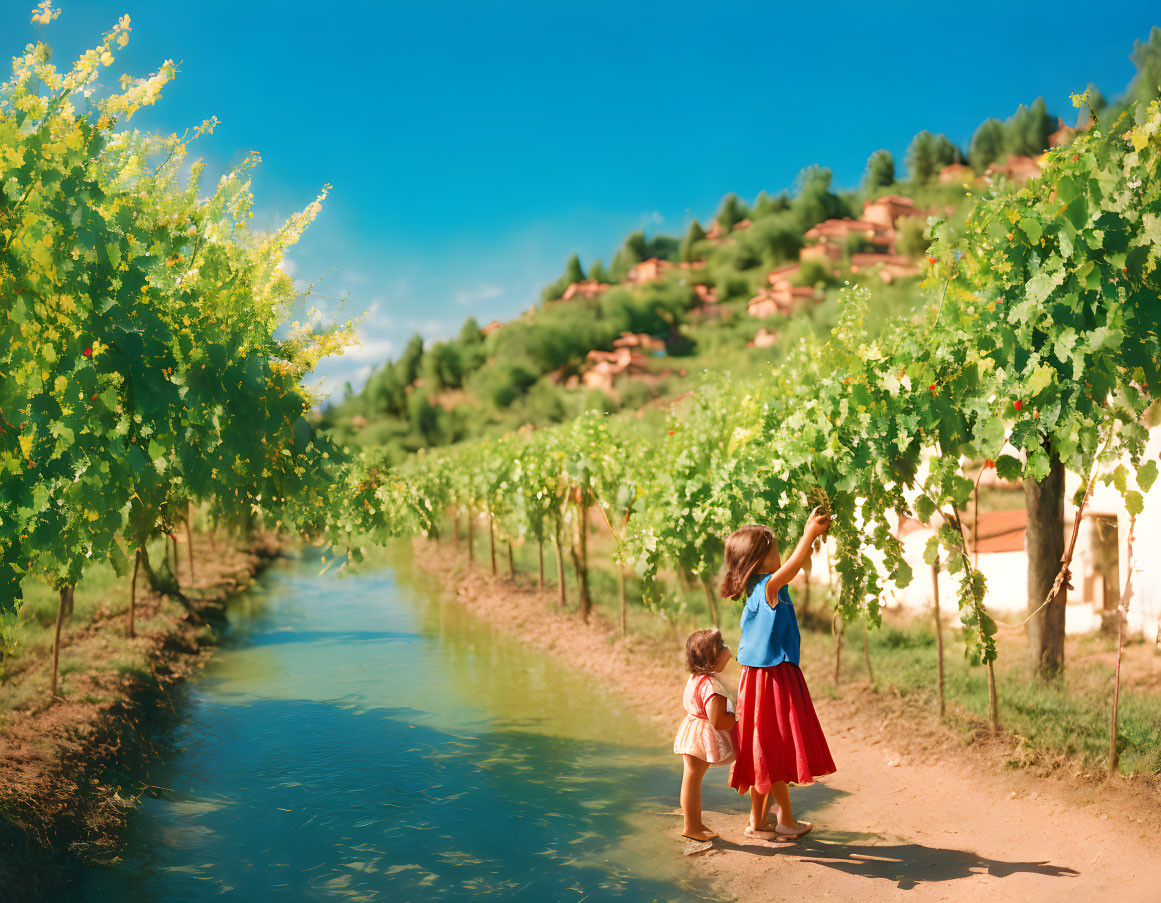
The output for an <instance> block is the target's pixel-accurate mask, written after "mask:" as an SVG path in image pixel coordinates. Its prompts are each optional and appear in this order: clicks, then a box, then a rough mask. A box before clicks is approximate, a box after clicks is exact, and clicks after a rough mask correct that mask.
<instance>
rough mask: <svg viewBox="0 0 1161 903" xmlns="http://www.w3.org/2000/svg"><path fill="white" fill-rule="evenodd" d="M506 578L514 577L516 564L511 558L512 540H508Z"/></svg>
mask: <svg viewBox="0 0 1161 903" xmlns="http://www.w3.org/2000/svg"><path fill="white" fill-rule="evenodd" d="M508 576H509V577H515V576H516V562H515V560H514V559H513V558H512V540H508Z"/></svg>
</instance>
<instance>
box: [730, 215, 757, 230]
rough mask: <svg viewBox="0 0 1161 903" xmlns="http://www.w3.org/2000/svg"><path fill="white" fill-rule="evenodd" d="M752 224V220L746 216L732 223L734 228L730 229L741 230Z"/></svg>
mask: <svg viewBox="0 0 1161 903" xmlns="http://www.w3.org/2000/svg"><path fill="white" fill-rule="evenodd" d="M752 225H754V223H753V221H752V220H750V219H749V218H748V217H747V218H746V219H740V220H738V221H737V222H736V223H734V228H732V229H731V230H730V231H731V232H742V231H743V230H745V229H749V228H750V227H751V226H752Z"/></svg>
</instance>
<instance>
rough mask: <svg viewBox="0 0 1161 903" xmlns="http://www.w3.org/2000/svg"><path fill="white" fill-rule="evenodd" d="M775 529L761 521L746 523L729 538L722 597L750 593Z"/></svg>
mask: <svg viewBox="0 0 1161 903" xmlns="http://www.w3.org/2000/svg"><path fill="white" fill-rule="evenodd" d="M773 544H774V531H773V530H771V529H770V528H769V527H763V526H760V525H758V524H746V526H744V527H739V528H738V529H737V530H735V531H734V532H733V533H731V534H730V538H729V539H727V540H726V576H725V577H724V578H723V579H722V598H724V599H733V600H734V601H737V600H738V599H740V598H741V597H742V596H743V595H749V593H750V591H751V590H753V588H754V586H753V583H752V581H753V580H754V576H755V572H756V571H757V569H758V565H760V564H761V563H762V559H764V558H765V557H766V553H767V552H769V551H770V546H771V545H773Z"/></svg>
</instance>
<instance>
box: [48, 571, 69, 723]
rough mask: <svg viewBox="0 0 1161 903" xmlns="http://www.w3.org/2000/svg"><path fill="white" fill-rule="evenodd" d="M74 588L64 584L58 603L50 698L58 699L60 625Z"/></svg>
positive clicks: (53, 641) (53, 642) (53, 643)
mask: <svg viewBox="0 0 1161 903" xmlns="http://www.w3.org/2000/svg"><path fill="white" fill-rule="evenodd" d="M72 601H73V588H72V587H71V586H62V587H61V588H60V597H59V599H58V600H57V605H56V632H55V633H54V634H53V637H52V689H51V690H50V692H49V699H50V700H51V699H56V690H57V674H58V673H59V671H58V668H59V665H60V625H61V623H62V622H63V621H64V610H65V606H66V605H72Z"/></svg>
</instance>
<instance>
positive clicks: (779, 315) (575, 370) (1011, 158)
mask: <svg viewBox="0 0 1161 903" xmlns="http://www.w3.org/2000/svg"><path fill="white" fill-rule="evenodd" d="M1092 100H1093V103H1094V108H1095V109H1098V110H1099V109H1101V108H1102V107H1103V106H1104V101H1103V99H1101V98H1100V97H1099V95H1097V96H1094V97H1093V98H1092ZM1086 115H1087V114H1086ZM1078 125H1079V127H1080V128H1084V127H1086V125H1087V121H1086V120H1085V119H1083V118H1082V119H1081V121H1080V122H1079V124H1078ZM1073 134H1074V129H1073V128H1072V127H1070V126H1067V125H1065V123H1064V121H1063V119H1061V118H1060V117H1057V116H1054V115H1051V114H1050V113H1049V112H1048V110H1047V107H1046V105H1045V103H1044V101H1043V99H1038V100H1037V101H1035V102H1034V103H1033V104H1032V105H1031V106H1030V107H1023V106H1021V107H1020V108H1019V109H1018V110H1017V111H1016V112H1015V113H1014V114H1012V115H1011V116H1010V117H1009V118H1008V119H1007V120H1006V121H1003V122H1001V121H1000V120H998V119H989V120H987V121H985V122H984V123H982V124H981V125H980V126H979V128H978V129H977V130H976V132H975V134H974V136H973V138H972V140H971V143H970V145H969V146H968V148H967V149H966V152H965V151H964V150H963V149H961V148H959V147H957V146H956V145H955V144H954V143H952V142H951V141H950V140H949V139H948V138H947V137H946V136H944V135H932V134H931V133H929V132H926V131H924V132H920V133H919V134H918V135H916V136H915V138H914V139H913V140H912V142H911V144H910V147H909V149H908V153H907V159H906V178H897V174H896V167H895V161H894V160H893V159H892V156H891V154H890V153H889V152H887V151H885V150H879V151H876V152H875V153H874V154H872V155H871V157H870V159H869V160H868V163H867V169H866V174H865V176H864V180H863V184H862V185H861V186H860V188H859V189H858V190H855V191H842V190H836V189H835V188H834V187H833V185H832V176H831V172H830V170H828V169H826V168H824V167H821V166H810V167H808V168H807V169H805V170H803V171H802V173H801V174H800V176H799V178H798V180H797V183H796V185H795V187H794V190H793V191H783V192H781V193H779V194H776V195H771V194H768V193H766V192H764V191H763V192H762V193H760V194H759V195H758V197H757V198H755V199H754V201H753V202H752V203H746V202H745V201H743V200H741V199H740V198H738V197H737V196H736V195H734V194H730V195H727V196H726V197H725V198H724V199H723V200H722V202H721V205H720V207H719V209H718V211H717V213H716V214H715V215H714V217H713V218H712V220H711V221H710V223H709V227H708V229H706V228H703V227H702V226H701V224H700V223H699V222H698V221H697V220H694V221H692V222H691V223H690V225H689V227H688V230H687V231H686V234H685V235H684V236H682V237H680V238H678V237H674V236H667V235H654V236H652V237H648V236H646V235H645V234H644V233H643V232H640V231H637V232H634V233H632V234H630V235H629V236H628V237H627V238H626V239H625V241H624V242H623V244H622V245H621V247H620V248H619V249H618V250H617V251H616V253H615V254H614V256H613V257H612V260H611V262H610V264H609V265H608V266H606V265H605V264H603V263H602V262H601V261H599V260H596V261H593V262H592V263H590V264H589V265H588V267H587V268H586V267H584V266H583V265H582V262H581V261H580V260H579V259H578V257H577V255H575V254H574V255H573V256H572V257H571V258H570V260H569V261H568V263H567V264H566V266H565V269H564V271H563V273H562V274H561V276H560V277H559V278H558V279H557V280H556V281H555V282H553V283H552V284H550V285H548V286H546V287H545V288H544V290H543V292H542V298H541V301H540V303H539V304H538V305H536V306H534V307H531V308H529V309H528V310H526V311H525V312H524V313H523V314H522V315H521V316H520V317H518V318H517V319H515V320H512V321H510V322H508V323H499V322H492V323H489V324H487V325H485V326H483V327H481V326H480V325H479V324H478V323H477V322H476V321H475V320H474V319H471V318H469V319H468V320H467V321H466V322H465V323H464V324H463V327H462V328H461V330H460V332H459V335H458V336H457V337H456V338H455V339H451V340H448V341H442V342H433V343H425V342H424V341H423V339H422V338H421V337H420V336H418V335H416V336H413V337H412V339H411V341H410V342H409V343H408V345H407V347H406V349H405V350H404V352H403V354H402V355H401V356H400V358H399V359H398V360H396V361H387V362H385V363H384V364H383V365H381V366H379V367H377V368H376V369H375V370H374V371H373V372H372V373H371V375H370V376H369V377H368V379H367V381H366V384H365V385H364V386H363V387H362V389H361V390H359V391H358V392H354V391H352V390H351V389H350V387H348V391H347V393H346V394H345V396H344V398H343V399H342V401H341V402H339V403H337V404H334V405H331V406H329V407H327V408H326V409H325V410H324V411H323V412H322V414H321V417H320V426H321V427H323V428H324V429H329V430H330V431H331V432H332V433H333V434H334V435H335V437H336V438H337V439H338V440H339V441H342V442H349V443H353V444H356V445H359V446H363V447H371V446H375V447H379V448H382V449H384V450H385V451H386V452H387V453H388V456H389V457H390V458H391V459H393V460H400V459H401V458H402V457H404V456H405V455H406V454H407V453H408V452H411V451H414V450H416V449H418V448H422V447H428V446H438V445H446V444H450V443H454V442H456V441H459V440H460V439H462V438H464V437H467V436H478V435H483V434H489V433H493V432H502V431H505V430H509V429H514V428H518V427H520V426H522V425H524V424H526V423H532V424H543V423H551V422H560V421H563V420H566V419H569V418H571V417H574V416H575V415H576V414H578V413H579V412H580V411H582V410H588V409H601V410H607V411H615V410H621V409H629V410H634V409H637V410H640V409H641V408H643V407H646V406H648V405H650V403H651V402H656V401H658V400H663V399H665V398H667V397H672V396H674V395H676V394H679V393H681V392H682V391H684V390H685V389H686V388H687V387H688V385H689V384H690V383H691V382H692V381H693V380H694V379H696V378H697V376H698V374H700V373H701V372H702V371H704V370H707V369H711V370H719V369H729V370H731V371H732V372H734V373H736V374H743V375H744V374H746V373H748V372H757V371H759V370H761V369H762V368H763V367H764V366H765V365H766V364H767V363H768V362H769V361H771V360H773V359H775V358H777V357H778V356H779V355H780V354H782V353H783V352H784V351H785V350H786V348H788V347H789V346H790V345H792V344H794V343H795V342H796V341H797V340H798V338H799V337H801V336H802V335H804V334H808V333H814V334H824V333H825V332H827V331H829V329H830V327H831V326H832V325H833V320H834V310H835V303H834V302H835V298H836V297H837V294H838V291H839V289H840V287H841V286H843V285H844V284H845V283H851V284H865V285H868V286H869V287H873V288H874V289H875V292H874V294H875V298H876V305H877V306H876V308H875V310H874V311H873V312H872V315H873V316H875V317H877V318H880V319H881V320H883V321H885V320H886V319H887V318H889V317H891V316H895V315H906V314H908V313H909V312H910V311H911V310H912V309H913V308H914V307H915V305H916V303H917V301H918V298H919V292H920V289H919V286H920V283H921V282H922V280H923V276H924V273H925V270H926V266H927V263H926V259H925V256H924V251H925V249H926V247H927V245H928V244H929V242H930V237H931V231H930V230H931V226H932V225H933V224H934V223H936V222H938V221H943V222H946V223H948V224H949V225H950V226H951V227H952V228H958V225H959V223H960V222H961V221H962V218H963V215H964V211H965V210H966V209H967V207H968V206H969V203H970V201H971V199H972V198H973V197H975V196H977V195H979V194H980V193H989V192H995V191H1006V190H1012V189H1014V188H1017V187H1018V186H1020V185H1021V184H1023V182H1025V181H1026V180H1027V179H1028V178H1030V177H1031V176H1034V175H1035V174H1036V173H1037V172H1038V171H1039V164H1038V158H1039V157H1040V155H1041V154H1042V153H1043V152H1044V151H1045V150H1046V149H1048V148H1050V147H1054V146H1059V145H1062V144H1066V143H1068V142H1069V141H1070V140H1071V139H1072V136H1073Z"/></svg>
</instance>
